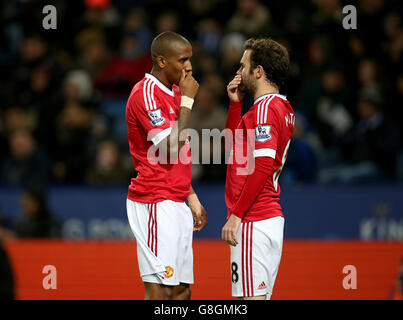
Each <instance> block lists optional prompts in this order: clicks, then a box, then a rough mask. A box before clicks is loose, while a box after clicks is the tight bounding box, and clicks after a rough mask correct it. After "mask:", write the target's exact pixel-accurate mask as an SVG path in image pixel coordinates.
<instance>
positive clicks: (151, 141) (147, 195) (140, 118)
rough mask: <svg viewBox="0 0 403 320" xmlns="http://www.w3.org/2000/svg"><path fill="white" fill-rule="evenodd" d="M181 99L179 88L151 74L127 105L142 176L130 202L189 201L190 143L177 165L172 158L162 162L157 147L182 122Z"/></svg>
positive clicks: (132, 150)
mask: <svg viewBox="0 0 403 320" xmlns="http://www.w3.org/2000/svg"><path fill="white" fill-rule="evenodd" d="M180 100H181V95H180V91H179V87H178V86H175V85H174V86H173V88H172V90H171V89H169V88H167V87H166V86H165V85H164V84H162V83H161V82H160V81H159V80H158V79H157V78H156V77H154V76H153V75H151V74H148V73H147V74H146V75H145V77H144V79H143V80H141V81H140V82H138V83H137V84H136V85H135V86H134V87H133V89H132V92H131V93H130V97H129V99H128V101H127V105H126V123H127V128H128V140H129V148H130V154H131V157H132V159H133V164H134V168H135V170H136V171H137V172H138V174H137V177H136V178H133V179H131V184H130V186H129V192H128V195H127V197H128V198H129V199H130V200H133V201H138V202H143V203H155V202H160V201H163V200H172V201H178V202H184V201H185V200H186V198H187V196H188V194H189V192H190V183H191V163H190V147H189V143H188V142H187V143H186V144H185V145H184V146H183V147H182V149H181V157H179V158H176V159H177V161H176V163H175V162H174V161H170V159H168V160H167V161H158V157H159V152H158V148H157V147H156V146H157V145H158V143H159V142H161V140H163V139H164V138H166V137H167V136H168V135H169V134H170V133H171V130H172V127H173V126H174V124H175V121H176V120H177V119H178V115H179V108H180ZM183 159H184V160H185V161H181V160H183ZM165 160H166V159H165Z"/></svg>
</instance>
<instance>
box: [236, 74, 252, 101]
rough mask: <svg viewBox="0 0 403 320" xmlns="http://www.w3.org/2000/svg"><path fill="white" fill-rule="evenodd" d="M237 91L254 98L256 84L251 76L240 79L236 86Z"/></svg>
mask: <svg viewBox="0 0 403 320" xmlns="http://www.w3.org/2000/svg"><path fill="white" fill-rule="evenodd" d="M238 90H239V91H241V92H243V93H249V94H250V95H251V96H254V95H255V92H256V83H255V79H254V78H253V76H252V75H249V76H248V77H245V78H242V80H241V83H240V84H239V86H238Z"/></svg>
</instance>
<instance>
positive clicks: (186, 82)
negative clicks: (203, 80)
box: [179, 70, 199, 99]
mask: <svg viewBox="0 0 403 320" xmlns="http://www.w3.org/2000/svg"><path fill="white" fill-rule="evenodd" d="M179 89H180V91H181V95H182V96H187V97H189V98H192V99H193V98H194V97H195V96H196V94H197V91H198V90H199V84H198V82H197V81H196V80H195V78H193V75H192V71H189V72H186V71H185V70H182V74H181V78H180V80H179Z"/></svg>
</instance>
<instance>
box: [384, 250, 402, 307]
mask: <svg viewBox="0 0 403 320" xmlns="http://www.w3.org/2000/svg"><path fill="white" fill-rule="evenodd" d="M388 300H403V257H402V258H400V264H399V267H398V270H397V276H396V280H395V283H394V285H393V287H392V289H391V290H390V292H389V296H388Z"/></svg>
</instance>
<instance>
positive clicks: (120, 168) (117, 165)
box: [86, 140, 132, 184]
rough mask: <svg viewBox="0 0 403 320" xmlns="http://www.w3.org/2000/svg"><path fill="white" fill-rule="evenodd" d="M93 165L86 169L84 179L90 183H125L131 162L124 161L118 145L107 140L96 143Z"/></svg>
mask: <svg viewBox="0 0 403 320" xmlns="http://www.w3.org/2000/svg"><path fill="white" fill-rule="evenodd" d="M94 162H95V164H94V166H92V167H90V168H89V169H88V170H87V174H86V181H87V182H89V183H91V184H109V183H127V182H128V181H129V180H130V176H131V167H132V164H131V162H130V161H126V162H125V161H124V160H123V159H122V156H121V154H120V150H119V147H118V145H117V144H116V143H115V142H114V141H112V140H107V141H104V142H101V143H100V144H99V145H98V148H97V153H96V157H95V161H94Z"/></svg>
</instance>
